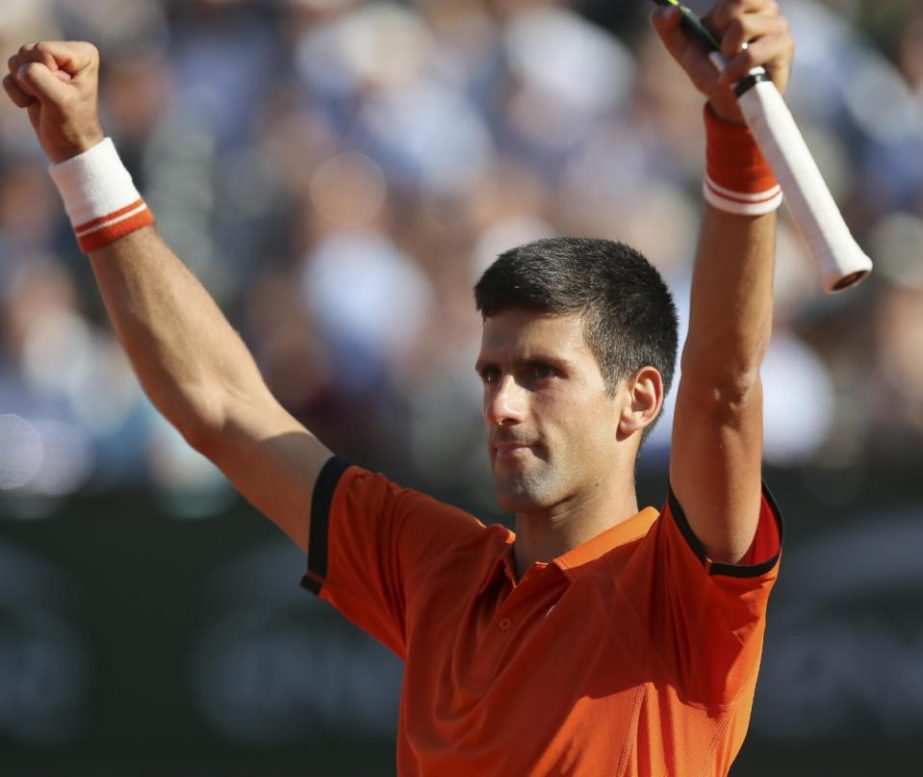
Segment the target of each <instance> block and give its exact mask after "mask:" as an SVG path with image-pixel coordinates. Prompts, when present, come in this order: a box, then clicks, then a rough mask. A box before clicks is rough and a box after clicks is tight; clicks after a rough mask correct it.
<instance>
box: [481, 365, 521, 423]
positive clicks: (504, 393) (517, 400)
mask: <svg viewBox="0 0 923 777" xmlns="http://www.w3.org/2000/svg"><path fill="white" fill-rule="evenodd" d="M526 403H527V400H526V392H525V391H524V390H523V388H522V387H521V386H519V385H517V383H516V381H515V380H514V379H513V376H512V375H504V376H503V377H502V378H500V380H499V381H497V383H494V384H493V385H488V386H486V387H485V392H484V418H485V419H486V420H487V422H488V423H489V424H491V425H494V426H512V425H514V424H518V423H521V422H522V421H523V420H524V418H525V414H526Z"/></svg>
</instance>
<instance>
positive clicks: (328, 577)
mask: <svg viewBox="0 0 923 777" xmlns="http://www.w3.org/2000/svg"><path fill="white" fill-rule="evenodd" d="M485 531H489V530H488V529H486V528H485V527H484V525H483V524H482V523H481V522H480V521H478V520H477V519H476V518H474V517H473V516H471V515H469V514H467V513H465V512H464V511H462V510H459V509H457V508H454V507H451V506H449V505H446V504H443V503H441V502H438V501H436V500H435V499H432V498H431V497H428V496H426V495H424V494H421V493H419V492H416V491H413V490H411V489H406V488H401V487H400V486H398V485H397V484H395V483H393V482H392V481H390V480H388V479H387V478H386V477H384V476H383V475H380V474H375V473H372V472H369V471H367V470H365V469H362V468H360V467H355V466H350V465H349V464H347V463H346V462H345V461H343V460H342V459H339V458H333V459H331V460H330V461H328V462H327V464H326V465H325V466H324V468H323V469H322V471H321V473H320V475H319V476H318V480H317V484H316V485H315V488H314V495H313V498H312V503H311V529H310V537H309V541H308V573H307V574H306V575H305V576H304V578H303V579H302V586H303V587H304V588H306V589H308V590H309V591H311V592H313V593H314V594H316V595H317V596H319V597H320V598H321V599H323V600H325V601H327V602H329V603H330V604H332V605H333V606H334V607H335V608H336V609H337V610H339V611H340V613H342V614H343V615H344V616H345V617H346V618H348V619H349V620H350V621H352V622H353V623H355V624H356V625H357V626H359V627H360V628H362V629H363V630H365V631H366V632H368V633H369V634H371V635H372V636H373V637H375V638H376V639H378V640H379V641H380V642H382V643H383V644H385V645H386V646H387V647H389V648H390V649H391V650H393V651H394V652H395V653H396V654H397V655H398V656H399V657H401V658H403V657H404V654H405V649H406V638H407V612H408V604H409V602H408V599H409V598H411V597H412V596H413V591H414V588H415V584H416V581H418V580H420V579H424V578H426V577H427V573H428V572H431V571H432V570H433V569H435V568H438V567H439V566H440V565H444V564H446V563H448V560H447V555H448V554H450V553H453V552H454V553H459V552H460V549H464V547H465V546H466V544H467V543H470V542H476V541H477V540H478V539H479V538H480V537H481V536H482V535H483V533H484V532H485Z"/></svg>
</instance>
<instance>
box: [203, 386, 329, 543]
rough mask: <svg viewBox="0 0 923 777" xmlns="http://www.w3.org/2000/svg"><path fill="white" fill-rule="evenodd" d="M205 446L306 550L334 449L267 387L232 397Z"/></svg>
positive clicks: (250, 497)
mask: <svg viewBox="0 0 923 777" xmlns="http://www.w3.org/2000/svg"><path fill="white" fill-rule="evenodd" d="M223 416H224V422H223V423H222V424H221V427H220V428H219V429H216V430H214V431H213V432H211V433H210V435H209V439H208V440H207V442H206V443H205V445H204V446H203V449H202V452H203V453H204V454H205V455H206V456H207V457H208V458H210V459H211V460H212V461H213V462H214V463H215V465H216V466H217V467H218V468H219V469H221V471H222V472H223V473H224V474H225V476H226V477H227V478H228V480H230V481H231V483H232V484H233V485H234V487H235V488H236V489H237V490H238V491H239V492H240V493H241V494H242V495H243V496H244V497H245V498H246V499H247V500H248V501H249V502H250V503H251V504H253V506H254V507H256V508H257V509H258V510H259V511H260V512H262V513H263V514H264V515H265V516H266V517H268V518H270V519H271V520H272V521H273V523H275V524H276V525H277V526H278V527H279V528H280V529H281V530H282V531H283V532H285V534H287V535H288V536H289V537H290V538H291V539H292V540H293V541H294V542H295V544H297V545H298V546H299V547H300V548H301V549H302V550H307V547H308V536H309V531H310V521H311V517H310V512H311V496H312V494H313V492H314V485H315V483H316V482H317V476H318V474H319V473H320V471H321V469H322V468H323V466H324V464H325V463H326V462H327V461H328V460H329V459H330V458H331V456H332V455H333V454H332V453H331V452H330V450H329V449H328V448H327V447H326V446H325V445H323V444H322V443H321V442H320V441H319V440H318V439H317V438H316V437H315V436H314V435H313V434H311V432H309V431H308V430H307V429H306V428H305V427H304V425H302V424H301V423H300V422H299V421H298V420H297V419H295V418H294V417H293V416H292V415H291V414H290V413H288V412H287V411H286V410H285V409H284V408H283V407H282V406H281V405H280V404H279V403H278V402H277V401H276V400H275V399H274V398H273V397H272V396H271V395H269V393H268V391H267V392H266V395H265V396H264V397H262V398H261V399H260V400H253V399H252V398H251V399H248V400H239V401H233V400H232V401H231V402H229V405H228V407H227V409H226V410H225V412H224V414H223Z"/></svg>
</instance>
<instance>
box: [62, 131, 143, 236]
mask: <svg viewBox="0 0 923 777" xmlns="http://www.w3.org/2000/svg"><path fill="white" fill-rule="evenodd" d="M49 172H50V173H51V177H52V179H53V180H54V182H55V184H56V185H57V187H58V191H59V192H60V193H61V199H62V200H64V209H65V210H66V211H67V215H68V217H69V218H70V222H71V226H73V228H74V233H75V234H76V235H77V241H78V242H79V244H80V248H81V250H82V251H84V252H86V253H89V252H90V251H94V250H96V249H97V248H102V247H103V246H104V245H107V244H108V243H111V242H113V241H114V240H118V239H119V238H120V237H124V236H125V235H127V234H128V233H130V232H134V231H135V230H136V229H141V227H146V226H148V225H150V224H153V223H154V215H153V213H151V211H150V210H149V209H148V207H147V204H146V203H145V202H144V200H143V199H142V198H141V195H140V194H139V193H138V190H137V189H136V188H135V185H134V183H132V180H131V175H130V174H129V172H128V171H127V170H126V169H125V166H124V165H123V164H122V160H121V159H119V154H118V152H117V151H116V150H115V145H114V144H113V142H112V140H111V138H106V139H105V140H103V141H102V142H101V143H98V144H97V145H95V146H93V148H91V149H89V150H88V151H84V152H83V153H82V154H78V155H77V156H75V157H71V158H70V159H66V160H65V161H63V162H59V163H58V164H55V165H52V166H51V167H50V168H49Z"/></svg>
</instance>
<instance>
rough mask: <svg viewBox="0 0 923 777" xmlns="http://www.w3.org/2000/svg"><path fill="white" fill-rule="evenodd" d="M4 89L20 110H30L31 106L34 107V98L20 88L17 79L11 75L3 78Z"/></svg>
mask: <svg viewBox="0 0 923 777" xmlns="http://www.w3.org/2000/svg"><path fill="white" fill-rule="evenodd" d="M3 88H4V89H5V90H6V93H7V94H8V95H9V97H10V99H11V100H12V101H13V104H14V105H16V106H18V107H20V108H28V107H29V106H30V105H32V103H34V102H35V98H34V97H30V96H29V95H27V94H26V93H25V92H24V91H23V90H22V89H20V88H19V84H17V83H16V79H15V78H13V76H11V75H8V76H4V77H3Z"/></svg>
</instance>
